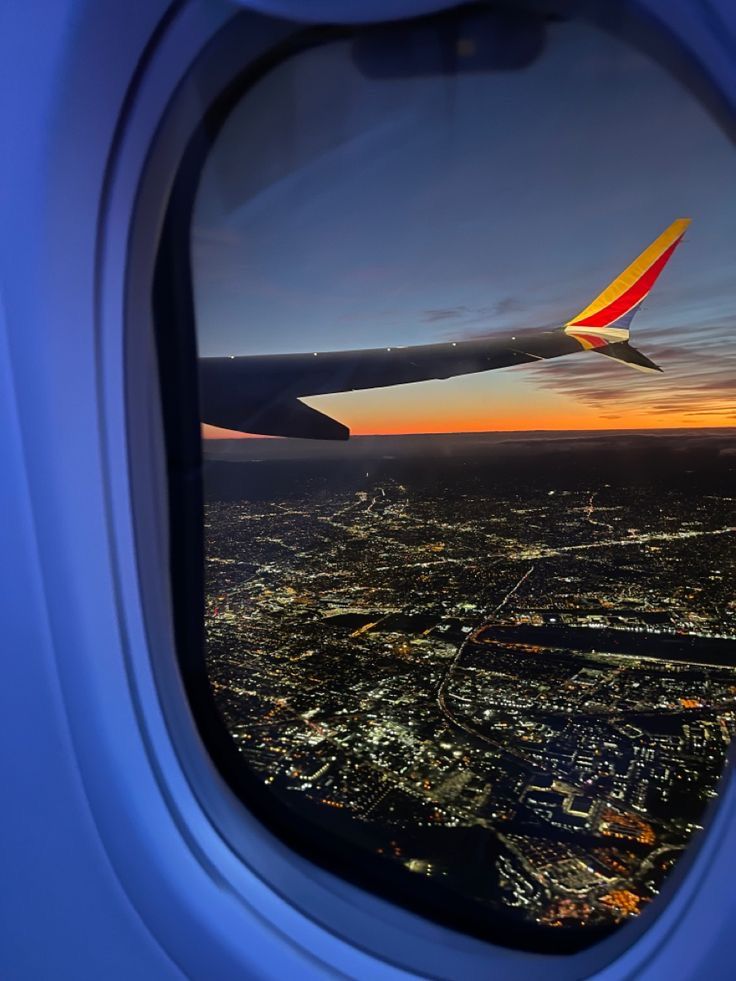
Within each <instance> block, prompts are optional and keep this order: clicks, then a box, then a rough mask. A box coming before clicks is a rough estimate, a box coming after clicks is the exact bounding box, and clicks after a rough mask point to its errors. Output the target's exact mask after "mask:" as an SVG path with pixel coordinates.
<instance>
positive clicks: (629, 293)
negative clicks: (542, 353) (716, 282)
mask: <svg viewBox="0 0 736 981" xmlns="http://www.w3.org/2000/svg"><path fill="white" fill-rule="evenodd" d="M689 224H690V219H689V218H678V219H677V220H676V221H673V222H672V224H671V225H670V227H669V228H668V229H666V231H664V232H662V234H661V235H660V236H659V238H657V239H655V240H654V242H652V244H651V245H650V246H649V247H648V248H647V249H645V250H644V251H643V252H642V254H641V255H640V256H638V257H637V258H636V259H634V261H633V262H632V263H631V265H630V266H627V268H626V269H625V270H624V271H623V272H622V273H621V275H620V276H619V277H618V279H614V281H613V282H612V283H611V285H610V286H607V287H606V289H604V290H603V292H602V293H600V294H599V295H598V296H597V297H596V298H595V300H593V302H592V303H591V304H589V305H588V306H587V307H586V308H585V309H584V310H581V312H580V313H579V314H578V315H577V317H573V318H572V320H569V321H568V322H567V323H566V324H565V327H564V330H565V333H566V334H569V335H570V336H571V337H574V338H575V339H576V340H577V341H578V342H579V343H580V345H581V346H582V347H584V348H585V349H586V350H588V349H591V348H598V347H603V346H604V345H606V344H611V343H615V342H616V341H621V340H626V339H627V338H628V336H629V322H630V320H631V317H632V316H633V314H634V312H635V311H636V308H637V307H638V306H639V304H640V303H641V301H642V300H643V299H644V297H645V296H647V294H648V293H649V291H650V290H651V288H652V287H653V286H654V284H655V282H656V281H657V277H658V276H659V274H660V273H661V272H662V270H663V269H664V267H665V266H666V265H667V262H668V260H669V258H670V256H671V255H672V253H673V252H674V251H675V249H676V248H677V246H678V245H679V243H680V241H681V240H682V236H683V235H684V234H685V230H686V229H687V227H688V225H689Z"/></svg>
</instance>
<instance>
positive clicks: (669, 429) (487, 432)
mask: <svg viewBox="0 0 736 981" xmlns="http://www.w3.org/2000/svg"><path fill="white" fill-rule="evenodd" d="M729 429H733V430H736V423H724V424H721V425H718V424H715V425H712V426H634V427H616V428H614V427H605V428H598V429H457V430H444V431H443V430H441V431H434V432H408V433H354V434H351V435H350V439H349V440H346V442H352V441H353V440H356V439H386V438H396V437H404V436H414V437H415V436H491V435H492V436H501V435H515V436H518V435H533V434H535V433H579V434H586V435H588V434H598V435H600V434H604V433H609V434H615V433H678V432H702V431H704V430H729ZM292 438H293V437H287V436H260V435H252V434H249V433H237V434H234V435H233V436H207V435H204V434H203V435H202V441H203V442H207V443H221V442H234V441H238V440H269V441H271V440H285V439H292ZM315 442H342V441H334V440H327V441H324V440H316V441H315Z"/></svg>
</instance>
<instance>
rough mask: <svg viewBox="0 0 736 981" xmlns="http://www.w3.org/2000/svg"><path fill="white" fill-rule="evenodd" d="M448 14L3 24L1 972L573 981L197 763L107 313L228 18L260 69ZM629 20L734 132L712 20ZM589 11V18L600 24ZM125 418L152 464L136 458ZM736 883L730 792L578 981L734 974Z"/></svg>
mask: <svg viewBox="0 0 736 981" xmlns="http://www.w3.org/2000/svg"><path fill="white" fill-rule="evenodd" d="M447 6H448V5H447V4H444V3H441V2H421V0H401V2H399V0H397V2H393V0H380V2H375V3H374V2H371V0H360V2H358V0H346V2H338V0H319V2H314V3H300V2H298V0H274V2H269V0H261V2H254V3H251V4H243V5H241V6H240V7H237V6H236V5H235V4H228V3H225V2H220V0H187V2H176V3H169V2H167V0H148V2H146V3H126V2H120V0H54V2H46V3H43V2H36V3H28V4H23V5H18V4H5V5H4V7H3V8H2V10H0V50H1V51H2V57H0V92H2V96H0V99H1V100H2V105H3V111H2V113H0V118H2V120H3V125H4V140H3V144H4V148H3V152H2V154H0V186H1V187H2V192H1V193H0V201H1V202H2V214H1V221H0V270H1V274H0V406H1V407H2V408H1V411H0V418H1V419H2V426H0V468H1V469H0V514H1V517H0V529H1V537H0V543H1V545H2V547H1V549H0V554H1V555H2V563H3V573H2V593H1V594H0V623H1V625H2V640H3V647H4V651H5V657H4V659H3V665H4V678H3V679H2V685H0V724H1V725H2V737H1V738H2V745H3V753H2V758H3V763H2V791H3V795H2V796H3V807H2V810H1V812H0V814H1V816H0V841H1V842H2V855H3V861H2V879H3V890H2V904H1V910H0V924H1V925H0V974H2V976H3V977H5V978H8V979H11V978H12V979H18V981H26V979H37V978H38V979H41V978H70V979H71V978H74V979H86V978H89V979H92V978H95V979H98V978H99V979H102V978H104V979H114V978H120V979H129V978H141V979H143V978H146V979H147V978H152V979H153V978H156V979H158V978H161V979H164V978H169V977H170V978H177V977H190V978H198V979H200V978H201V979H213V978H217V979H226V978H233V979H234V978H243V977H264V978H266V977H267V978H312V977H314V978H322V977H327V976H330V975H340V976H346V977H356V978H369V977H376V978H377V977H381V978H394V977H395V978H399V977H410V976H430V975H431V976H436V977H443V978H445V977H447V978H451V977H453V978H454V977H468V976H471V977H472V976H479V977H498V978H517V977H519V978H520V977H542V976H545V977H550V978H557V977H560V978H563V977H572V976H573V975H572V974H570V973H566V970H567V969H566V968H565V964H564V963H563V961H564V958H560V957H550V956H549V955H545V954H540V953H526V952H523V951H519V950H509V949H506V948H502V947H499V946H494V945H490V944H488V943H486V942H485V941H483V940H481V939H478V938H476V937H471V936H466V935H463V934H460V933H458V932H456V931H454V930H452V929H450V928H449V927H445V926H441V925H438V924H436V923H433V922H430V921H429V920H425V919H423V918H422V917H421V916H420V915H418V914H416V913H412V912H409V911H407V910H406V909H404V908H399V907H397V906H394V905H393V904H392V903H391V902H390V901H389V900H388V899H386V898H379V897H377V896H375V895H372V894H368V893H366V892H364V891H363V890H361V889H360V888H359V887H358V886H356V885H353V884H351V883H348V882H342V881H341V879H340V878H339V877H338V876H336V875H334V873H332V872H328V871H325V870H324V869H320V868H317V867H315V866H313V865H312V864H311V863H310V862H309V861H308V860H307V859H306V858H303V857H302V856H298V855H296V854H295V853H293V852H292V851H291V850H290V849H289V848H288V847H287V846H286V845H285V844H283V843H282V841H280V840H279V839H278V838H277V837H276V836H275V835H274V834H272V833H271V832H270V831H269V830H267V829H265V828H264V827H263V826H262V825H261V824H260V822H259V821H257V820H256V819H255V818H254V817H253V816H251V815H250V814H248V813H247V812H246V811H245V810H244V809H243V808H242V807H241V805H240V804H239V802H238V801H237V800H236V798H235V796H234V795H233V794H232V793H231V791H230V790H229V788H228V787H227V786H226V785H225V783H224V781H223V780H222V779H221V777H220V776H219V775H218V773H217V771H216V770H215V768H214V766H213V765H212V763H211V762H210V760H209V757H208V755H207V752H206V750H205V748H204V746H203V743H202V741H201V739H200V737H199V735H198V733H197V730H196V727H195V725H194V723H193V720H192V716H191V712H190V709H189V707H188V705H187V702H186V695H185V692H184V687H183V684H182V681H181V679H180V677H179V676H178V672H177V668H176V660H175V657H174V655H173V653H172V652H173V624H172V617H171V613H170V600H171V597H170V595H169V592H168V589H169V586H168V570H167V568H166V563H165V557H166V555H167V547H168V542H167V539H166V536H167V531H166V528H167V525H166V507H167V502H166V492H165V487H164V483H165V468H164V466H163V464H162V462H161V461H162V460H163V455H164V451H163V434H162V423H161V412H160V406H159V395H158V381H157V378H156V375H155V353H154V347H153V341H152V337H151V333H152V332H151V330H150V304H149V302H148V297H141V296H138V297H137V298H136V297H133V298H131V296H130V295H129V293H128V290H129V286H130V276H131V275H132V274H131V272H130V268H129V263H130V264H131V265H132V267H133V269H134V273H135V270H136V269H139V270H144V269H148V268H149V267H150V266H152V261H153V256H154V250H155V244H156V240H157V238H158V235H159V234H160V231H161V227H162V223H163V220H164V214H163V208H162V206H161V201H162V200H163V193H164V191H163V189H165V187H166V186H167V185H168V186H170V184H171V182H172V181H173V179H174V173H175V170H176V166H177V164H178V160H177V159H176V156H175V152H176V151H177V150H179V151H180V150H181V149H182V147H183V146H184V142H185V137H186V133H185V132H184V129H182V130H181V131H180V132H178V131H177V120H174V123H173V124H172V125H173V131H172V135H171V142H170V144H169V146H170V151H169V155H168V156H167V154H166V153H164V154H163V155H162V156H161V157H158V158H157V159H156V161H155V167H156V169H157V170H156V175H155V179H154V180H153V182H152V183H149V184H145V183H144V182H143V175H144V174H146V173H147V171H146V168H147V166H148V165H149V163H150V160H149V154H150V151H151V147H152V146H153V145H154V142H155V140H156V138H157V134H158V132H159V127H160V125H161V120H162V119H163V118H164V116H165V113H166V111H167V107H168V106H169V104H170V102H171V100H172V98H173V96H174V93H175V92H177V90H179V87H180V85H181V84H182V79H183V78H184V77H185V75H186V74H187V72H188V70H189V68H190V66H191V65H192V64H193V63H194V61H195V60H196V59H197V57H198V56H199V54H200V52H201V51H202V49H203V48H204V47H205V46H206V44H207V43H208V42H209V41H210V40H211V39H212V38H213V37H214V36H215V35H216V34H217V33H218V32H219V31H220V30H221V29H222V28H223V27H224V26H225V25H226V24H227V23H228V22H229V20H230V19H231V18H233V17H234V16H235V14H236V13H238V15H239V16H241V17H242V16H243V9H245V10H246V11H248V12H249V14H250V16H252V19H253V26H252V42H249V43H250V44H252V56H256V55H257V54H258V53H259V52H262V51H263V50H265V49H266V48H267V46H268V45H269V44H271V43H274V42H275V41H276V40H278V39H279V38H281V37H283V36H286V34H287V33H288V31H289V30H290V29H292V27H291V26H290V25H289V24H288V23H287V20H278V19H274V18H286V19H289V20H291V21H295V22H299V21H309V22H311V23H317V24H319V23H322V22H325V21H327V22H337V23H343V22H344V23H355V22H363V21H368V22H369V21H380V20H382V19H384V18H399V17H410V16H415V15H419V14H425V13H430V12H432V11H435V10H440V9H444V8H445V7H447ZM626 6H627V8H630V9H632V10H634V9H638V10H644V11H645V16H646V20H647V23H648V24H649V26H650V27H656V26H657V25H667V27H666V29H667V30H668V31H669V32H671V34H672V35H674V36H675V37H676V38H678V39H679V40H680V41H682V43H683V44H686V45H687V46H688V48H689V49H690V50H694V51H695V52H696V53H697V55H696V56H697V59H698V60H699V61H700V62H701V63H703V64H704V65H705V70H706V73H707V74H709V75H710V76H711V79H712V80H713V81H714V82H715V84H716V85H717V87H718V88H719V90H720V92H721V93H722V98H721V102H720V105H719V106H718V109H719V111H720V112H721V113H724V114H725V113H731V114H733V113H734V112H736V44H735V42H734V38H735V37H736V18H735V16H734V13H733V11H732V9H731V6H730V4H729V2H728V0H720V2H718V3H717V2H715V0H713V2H712V3H709V4H708V5H705V4H700V3H698V2H697V0H693V2H686V0H677V2H669V0H642V2H641V3H640V4H638V5H636V7H635V5H633V4H630V5H626ZM597 7H598V9H599V11H603V12H604V14H603V19H604V20H605V17H606V14H605V12H606V11H607V10H609V9H610V7H609V6H608V5H606V4H599V5H597ZM663 29H664V28H663ZM696 56H695V55H694V56H693V57H696ZM185 101H186V113H188V116H187V115H186V114H184V115H182V116H181V117H179V122H181V125H182V127H184V123H185V121H187V120H190V119H191V118H192V113H194V112H195V111H197V110H198V111H200V112H204V111H205V109H206V108H207V106H205V105H199V106H197V105H196V101H197V96H196V92H192V93H190V94H189V95H188V96H186V99H185ZM187 132H188V131H187ZM633 156H634V157H635V154H633ZM632 166H635V162H632ZM146 195H148V197H147V196H146ZM134 214H136V216H137V222H138V223H137V225H136V227H135V228H133V227H132V218H133V215H134ZM141 215H143V218H144V219H145V220H144V222H143V224H141V221H140V219H141ZM146 240H147V241H146ZM131 243H132V244H133V246H135V248H136V249H138V251H137V252H136V253H135V256H134V257H133V259H131V258H130V255H129V248H130V247H131ZM136 264H137V265H136ZM135 274H136V275H137V273H135ZM143 275H144V273H143V272H141V276H143ZM131 309H134V310H135V312H136V315H137V316H138V315H139V321H138V328H137V329H135V328H133V329H132V335H133V336H134V341H133V342H131V341H130V339H129V337H128V334H127V333H126V332H127V330H128V326H129V323H130V321H129V319H128V318H129V314H130V311H131ZM131 343H132V346H131ZM126 393H127V399H128V403H129V404H126ZM131 419H133V420H135V421H136V424H137V425H139V426H140V427H141V429H144V430H147V432H148V437H147V439H148V442H146V440H144V441H143V442H142V443H141V441H140V440H136V441H134V440H131V438H130V425H131ZM146 452H148V453H151V457H150V460H148V459H146V458H145V453H146ZM151 461H153V462H151ZM132 469H133V470H135V473H136V486H135V488H133V485H132V481H131V476H130V474H131V470H132ZM147 475H148V476H147ZM143 512H145V514H143ZM141 515H143V516H141ZM141 523H142V524H141ZM141 527H144V528H146V529H147V534H148V539H147V540H142V539H141V534H140V531H141ZM153 583H156V584H157V585H155V586H154V585H152V584H153ZM144 584H145V586H144ZM146 590H147V591H148V597H147V598H146V596H144V595H143V593H144V591H146ZM152 594H155V600H156V602H155V604H154V606H155V609H154V610H153V611H152V609H151V595H152ZM154 662H156V666H155V665H154ZM162 683H165V684H166V686H167V694H166V696H165V697H164V696H162V694H161V692H160V688H159V686H160V685H161V684H162ZM223 829H225V831H223ZM230 834H231V837H228V835H230ZM233 841H246V844H244V845H243V848H244V849H245V850H247V849H250V850H251V851H252V852H253V853H254V854H255V853H256V852H257V853H258V855H259V856H260V857H259V860H258V861H259V862H260V863H261V865H263V864H265V867H266V868H268V869H271V870H272V873H273V874H272V875H271V877H269V876H268V875H265V874H263V871H262V868H261V867H260V866H250V865H249V864H248V863H247V862H245V861H243V859H242V857H241V854H239V852H238V848H237V847H235V846H234V845H233ZM254 861H255V859H254ZM256 867H257V868H258V871H256V870H255V869H256ZM734 869H736V786H734V784H733V780H732V779H731V780H729V782H728V784H727V785H726V786H725V787H724V788H723V790H722V794H721V799H720V803H719V806H718V808H717V810H716V812H715V813H714V815H713V817H712V820H711V822H710V825H709V829H708V835H707V837H706V838H705V840H704V841H703V842H702V844H701V846H700V847H699V849H698V851H697V854H696V855H695V856H694V858H693V861H692V863H691V864H690V866H689V867H688V869H687V870H686V874H684V876H683V879H682V881H681V883H680V887H679V889H678V890H676V891H675V892H674V893H673V895H672V896H671V897H670V898H669V902H668V904H667V905H666V908H663V909H662V910H661V911H660V913H659V915H658V916H657V917H656V919H654V920H653V922H652V923H651V925H650V926H649V929H647V930H644V931H643V932H640V934H638V935H637V937H636V939H635V941H634V942H633V943H631V944H629V943H628V942H627V943H626V944H625V945H622V944H621V943H619V942H618V941H616V943H613V942H612V944H613V945H612V946H610V947H608V948H606V949H607V950H609V954H608V957H607V960H603V961H602V960H601V958H600V957H599V956H598V955H597V954H596V953H595V948H592V949H591V951H583V952H582V954H580V955H577V954H576V955H575V957H579V960H577V961H576V962H575V963H576V965H577V967H576V969H575V971H576V973H575V976H578V977H582V976H595V977H599V978H601V979H611V981H613V979H617V978H624V977H636V978H641V979H657V978H662V977H665V976H666V977H670V978H673V979H683V981H684V979H686V978H702V977H708V978H721V977H722V978H725V977H729V976H732V973H733V968H732V943H731V935H732V933H733V929H734V925H736V891H735V890H734V886H733V871H734ZM305 906H306V907H309V908H310V914H311V913H312V912H313V913H314V915H313V916H312V915H308V914H307V913H305V912H304V908H305ZM614 939H615V938H614ZM606 943H608V941H606ZM616 944H618V946H616Z"/></svg>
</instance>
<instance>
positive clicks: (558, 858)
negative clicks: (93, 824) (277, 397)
mask: <svg viewBox="0 0 736 981" xmlns="http://www.w3.org/2000/svg"><path fill="white" fill-rule="evenodd" d="M217 446H218V447H221V448H222V447H225V448H226V452H225V451H222V450H221V452H219V453H218V454H216V455H217V456H219V459H214V460H211V462H210V463H209V464H208V474H209V476H208V484H207V486H208V503H207V506H206V544H207V590H206V604H207V657H208V666H209V672H210V677H211V681H212V685H213V688H214V692H215V696H216V701H217V704H218V707H219V709H220V710H221V712H222V714H223V716H224V718H225V720H226V722H227V726H228V728H229V730H230V732H231V733H232V736H233V737H234V739H235V741H236V743H237V746H238V748H239V750H240V752H241V754H242V758H243V762H244V764H247V766H248V767H249V768H251V770H252V771H254V772H255V773H256V774H257V775H258V776H259V777H260V778H261V779H262V781H263V783H264V784H265V785H267V786H268V787H269V788H270V789H271V790H272V791H273V792H274V793H275V794H277V795H279V797H281V798H282V799H283V800H286V801H287V802H288V804H289V806H290V807H292V808H293V809H294V813H295V814H296V815H298V814H299V810H300V806H302V804H303V806H304V807H305V808H306V807H307V805H309V806H310V807H312V806H314V805H317V806H318V808H319V809H321V811H322V812H323V813H324V815H325V821H327V822H328V825H327V826H331V825H330V823H329V822H331V821H333V815H335V816H337V815H339V818H340V823H339V825H335V826H336V827H339V828H340V831H341V833H342V834H343V835H345V836H346V837H347V838H348V840H350V838H351V836H352V839H353V842H354V844H357V845H359V846H360V847H364V848H369V849H371V850H372V851H373V852H374V853H375V854H376V855H377V856H380V857H381V858H382V859H383V860H384V861H385V862H387V863H398V864H400V865H401V866H403V868H404V869H407V870H409V871H411V872H413V873H415V874H416V875H417V876H424V877H427V878H428V879H432V880H435V881H439V882H441V883H442V885H443V886H444V887H445V888H446V889H448V888H449V889H451V890H455V891H457V893H458V894H462V895H464V896H469V897H471V898H472V899H474V900H476V901H477V902H478V903H480V904H482V905H483V907H485V908H487V909H488V910H489V911H491V912H492V913H493V914H494V915H496V916H499V915H501V916H505V917H508V918H509V920H510V921H514V922H518V921H522V922H529V923H533V924H536V925H538V926H539V925H541V926H548V927H576V928H582V929H584V928H586V927H587V928H590V927H611V928H613V927H615V926H616V925H617V924H620V923H622V922H624V921H626V920H627V919H629V918H631V917H633V916H635V915H636V914H637V913H639V912H641V911H642V910H643V909H644V908H645V907H646V906H647V905H648V904H649V903H650V902H651V901H652V899H653V898H654V897H656V896H657V894H658V893H659V891H660V889H661V886H662V883H663V881H664V879H665V878H666V876H667V874H668V872H669V871H670V870H671V869H672V868H673V867H674V866H675V865H676V863H677V862H678V859H679V858H680V857H681V856H682V854H683V850H684V848H685V846H686V845H687V844H688V843H689V842H690V840H691V838H692V837H693V835H695V834H696V833H697V831H698V830H699V829H700V828H701V827H702V824H703V821H704V819H705V815H706V812H707V808H708V807H709V805H711V804H712V803H713V802H714V800H715V798H716V795H717V788H718V783H719V778H720V776H721V773H722V771H723V767H724V762H725V758H726V752H727V748H728V745H729V742H730V740H731V738H732V735H733V733H734V731H735V730H736V649H735V647H734V641H735V640H736V602H735V601H734V596H733V589H732V583H733V581H734V577H735V576H736V557H735V555H734V549H733V535H734V532H736V511H735V510H734V499H733V492H732V488H733V486H734V484H733V476H734V473H733V470H734V463H733V461H734V460H736V455H734V450H735V444H734V438H733V436H732V435H731V433H730V432H729V431H727V430H726V431H723V430H722V431H720V433H719V432H718V431H717V430H713V431H708V432H703V431H701V432H692V431H691V432H690V433H688V434H682V433H681V434H672V433H667V434H664V435H662V434H660V435H658V436H655V435H646V434H628V435H627V434H620V435H611V436H590V435H587V436H583V435H571V434H556V435H554V434H539V435H537V436H536V438H535V437H533V436H528V435H524V434H519V435H518V436H516V437H509V436H505V438H502V437H500V436H498V435H497V436H494V435H493V434H488V435H486V436H477V435H474V436H461V435H460V436H454V437H448V436H425V437H403V438H396V437H393V438H392V437H383V438H375V439H373V440H363V441H362V440H360V439H358V440H355V441H353V442H352V443H350V444H349V445H348V447H346V448H343V447H342V446H340V447H339V448H335V447H329V448H327V449H325V450H324V451H323V452H322V453H320V452H318V451H315V450H314V449H311V450H310V449H307V450H305V449H304V444H301V443H290V442H289V441H260V440H259V441H246V442H245V443H244V442H243V441H237V442H233V443H231V444H227V443H226V442H223V443H218V444H217ZM292 447H296V448H295V449H292ZM210 455H212V454H210ZM696 471H697V472H696ZM311 813H312V812H311V810H310V814H311ZM312 817H313V814H312ZM334 819H336V817H335V818H334Z"/></svg>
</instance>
